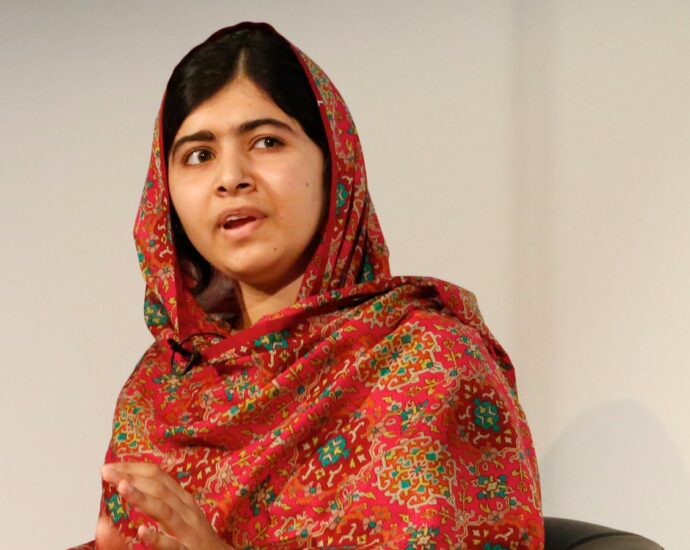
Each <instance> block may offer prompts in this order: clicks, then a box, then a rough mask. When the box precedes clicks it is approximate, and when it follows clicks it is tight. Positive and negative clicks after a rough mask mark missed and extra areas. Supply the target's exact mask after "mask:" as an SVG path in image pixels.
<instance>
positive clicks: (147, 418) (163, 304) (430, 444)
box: [101, 23, 543, 550]
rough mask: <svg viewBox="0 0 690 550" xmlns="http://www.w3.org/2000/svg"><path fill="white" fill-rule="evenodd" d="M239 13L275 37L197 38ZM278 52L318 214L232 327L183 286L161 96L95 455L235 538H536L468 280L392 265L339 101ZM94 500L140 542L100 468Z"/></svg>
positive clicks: (504, 541) (400, 543)
mask: <svg viewBox="0 0 690 550" xmlns="http://www.w3.org/2000/svg"><path fill="white" fill-rule="evenodd" d="M253 26H262V27H263V28H265V29H269V30H271V31H272V32H275V31H273V29H272V28H271V27H270V26H268V25H265V24H257V23H243V24H240V25H236V26H234V27H228V28H225V29H221V30H219V31H217V32H216V33H214V34H213V35H211V37H209V39H208V41H211V40H214V39H216V38H218V37H220V36H222V35H224V34H225V33H230V32H234V31H236V30H238V29H242V28H248V27H253ZM292 48H293V51H294V52H295V54H296V56H297V58H298V60H299V61H300V64H301V66H302V67H303V69H304V71H305V74H306V75H307V77H308V79H309V82H310V83H311V85H312V90H313V92H314V96H315V98H316V100H317V102H318V105H319V109H320V112H321V117H322V122H323V124H324V127H325V130H326V134H327V137H328V144H329V150H330V156H331V180H330V204H329V211H328V219H327V222H326V225H325V228H324V230H323V236H322V238H321V241H320V242H319V244H318V246H317V247H316V250H315V253H314V255H313V257H312V259H311V261H310V263H309V265H308V266H307V270H306V273H305V276H304V278H303V281H302V285H301V287H300V289H299V293H298V300H297V302H296V303H295V304H294V305H292V306H290V307H288V308H285V309H283V310H281V311H279V312H276V313H274V314H271V315H268V316H265V317H264V318H262V319H261V320H260V321H259V322H257V323H256V324H255V325H253V326H252V327H250V328H248V329H245V330H243V331H240V332H238V333H234V334H231V333H230V331H229V329H228V326H227V325H226V324H224V323H223V322H221V321H219V320H218V319H217V318H216V317H214V316H213V315H211V314H209V313H207V312H206V311H205V310H204V308H203V307H202V306H201V305H200V304H199V302H198V300H197V299H196V298H195V297H194V296H193V294H192V293H191V292H190V290H189V288H188V286H189V285H188V284H187V282H186V281H185V279H184V278H183V276H182V271H181V268H180V264H179V262H178V256H177V252H176V250H175V246H174V243H173V238H172V227H171V220H170V197H169V193H168V187H167V175H166V166H165V162H164V159H161V152H162V150H163V147H162V135H163V134H162V127H161V122H162V120H163V116H162V113H163V109H164V106H165V97H164V98H163V101H162V102H161V106H160V110H159V113H158V117H157V119H156V123H155V126H154V136H153V146H152V153H151V160H150V166H149V170H148V174H147V178H146V184H145V187H144V191H143V194H142V198H141V203H140V207H139V211H138V214H137V218H136V223H135V228H134V236H135V240H136V245H137V250H138V255H139V261H140V264H141V270H142V273H143V275H144V278H145V281H146V296H145V304H144V313H145V318H146V322H147V325H148V327H149V329H150V331H151V333H152V335H153V336H154V338H155V341H154V343H153V344H152V345H151V347H150V348H149V349H148V350H147V351H146V353H145V354H144V356H143V357H142V359H141V361H140V362H139V363H138V365H137V366H136V368H135V369H134V371H133V372H132V374H131V375H130V377H129V379H128V380H127V382H126V383H125V385H124V387H123V389H122V391H121V393H120V395H119V398H118V401H117V405H116V409H115V414H114V419H113V433H112V438H111V440H110V444H109V446H108V450H107V453H106V459H105V461H106V462H119V461H149V462H155V463H157V464H159V465H161V467H162V468H163V469H164V470H165V471H167V472H168V473H169V474H170V475H172V476H173V478H174V479H176V480H178V482H179V483H180V484H181V485H182V487H183V488H184V489H186V490H187V491H189V492H190V493H192V494H193V495H195V497H196V501H197V503H198V505H199V506H200V507H201V508H202V509H203V511H204V513H205V515H206V517H207V518H208V519H209V521H210V522H211V524H212V525H213V527H214V529H215V530H216V531H217V532H218V533H219V535H220V536H221V537H222V538H223V539H224V540H226V541H227V542H228V543H229V544H231V545H232V546H233V547H234V548H255V549H258V548H270V547H274V548H275V547H277V548H309V547H317V546H321V547H328V548H428V549H432V548H439V549H440V548H483V549H488V550H506V549H515V548H540V547H541V546H542V545H543V524H542V518H541V511H540V491H539V483H538V473H537V463H536V457H535V454H534V449H533V445H532V440H531V436H530V432H529V429H528V426H527V423H526V419H525V416H524V414H523V411H522V409H521V408H520V405H519V403H518V399H517V394H516V388H515V377H514V370H513V366H512V363H511V361H510V359H509V357H508V355H507V354H506V353H505V351H504V350H503V348H502V347H501V346H500V344H499V343H498V342H497V341H496V339H495V338H494V337H493V336H492V334H491V333H490V331H489V329H488V328H487V327H486V325H485V324H484V321H483V320H482V317H481V314H480V312H479V309H478V307H477V303H476V300H475V297H474V295H473V294H472V293H471V292H469V291H467V290H464V289H462V288H460V287H457V286H455V285H453V284H450V283H447V282H444V281H441V280H438V279H434V278H430V277H393V276H391V273H390V269H389V264H388V250H387V248H386V244H385V241H384V238H383V234H382V231H381V227H380V225H379V222H378V219H377V216H376V213H375V211H374V206H373V204H372V201H371V198H370V196H369V193H368V190H367V182H366V172H365V168H364V160H363V156H362V152H361V147H360V142H359V138H358V136H357V132H356V129H355V126H354V124H353V122H352V119H351V117H350V114H349V112H348V110H347V107H346V105H345V103H344V101H343V99H342V98H341V96H340V94H339V93H338V91H337V90H336V88H335V86H334V85H333V84H332V83H331V81H330V80H329V79H328V77H327V76H326V75H325V73H324V72H323V71H322V70H321V69H320V68H319V67H318V66H317V65H316V64H315V63H314V62H313V61H312V60H311V59H309V58H308V57H307V56H306V55H305V54H304V53H303V52H301V51H300V50H299V49H297V48H296V47H295V46H292ZM171 342H172V344H171ZM180 347H181V348H182V349H180ZM192 350H193V351H192ZM192 352H193V353H194V354H195V357H194V360H190V357H189V355H190V353H192ZM101 513H107V514H109V515H110V517H111V518H112V520H113V521H114V523H115V525H116V526H117V527H118V529H119V530H120V532H121V533H122V534H123V535H124V536H125V537H127V539H128V540H129V541H130V542H131V543H132V544H133V547H134V548H137V549H139V548H146V546H145V545H143V543H141V542H139V540H138V539H137V537H136V530H137V527H138V526H139V525H140V524H142V523H144V524H147V525H153V524H154V522H153V521H152V520H151V519H150V518H148V517H145V516H144V515H143V514H142V513H140V512H139V511H138V510H137V509H135V508H134V507H131V506H129V505H128V504H127V502H126V501H125V500H123V499H121V498H120V497H119V495H118V494H117V493H116V492H115V491H114V489H113V487H111V486H110V485H109V484H106V483H104V484H103V495H102V499H101Z"/></svg>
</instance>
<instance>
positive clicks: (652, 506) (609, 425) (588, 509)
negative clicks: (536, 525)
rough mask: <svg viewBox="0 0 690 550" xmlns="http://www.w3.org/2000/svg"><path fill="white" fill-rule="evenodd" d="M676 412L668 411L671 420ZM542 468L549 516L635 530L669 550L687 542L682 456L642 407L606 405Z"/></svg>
mask: <svg viewBox="0 0 690 550" xmlns="http://www.w3.org/2000/svg"><path fill="white" fill-rule="evenodd" d="M673 409H674V408H673V407H672V406H671V405H669V408H668V411H669V414H673ZM539 466H540V468H539V469H540V473H541V486H542V494H543V500H544V515H547V516H557V517H566V518H571V519H578V520H583V521H589V522H592V523H598V524H601V525H607V526H609V527H614V528H616V529H621V530H625V531H631V532H633V533H638V534H640V535H643V536H646V537H648V538H651V539H652V540H655V541H656V542H658V543H660V544H661V545H662V546H665V547H666V548H674V547H676V544H674V540H675V542H676V543H680V541H681V540H684V541H686V542H687V540H688V537H690V527H688V522H687V511H688V510H690V479H689V477H688V472H687V470H686V469H685V465H684V462H683V459H682V456H681V454H680V452H679V451H678V449H677V448H676V446H675V445H674V443H673V440H672V439H671V438H670V437H669V436H668V434H667V432H666V430H665V429H664V427H663V426H662V424H661V423H660V422H659V421H658V420H657V418H656V417H655V416H654V414H653V413H652V412H650V411H649V410H648V409H646V408H645V407H644V406H642V405H641V404H640V403H638V402H635V401H629V400H625V401H614V402H611V403H605V404H602V405H600V406H599V407H597V408H596V409H594V410H592V411H590V412H588V413H586V414H584V415H582V416H580V417H579V418H578V419H577V420H576V421H575V422H573V423H571V424H570V425H568V426H567V427H565V428H564V429H563V431H562V432H561V434H560V435H559V437H558V438H557V439H556V440H555V441H554V443H553V444H552V445H551V447H550V448H548V449H547V450H546V452H545V453H543V454H542V456H541V458H540V461H539Z"/></svg>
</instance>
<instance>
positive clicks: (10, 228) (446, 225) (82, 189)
mask: <svg viewBox="0 0 690 550" xmlns="http://www.w3.org/2000/svg"><path fill="white" fill-rule="evenodd" d="M1 6H2V17H0V67H2V72H1V73H0V74H1V75H2V76H0V79H2V80H1V86H0V103H1V105H2V107H1V109H0V146H1V149H0V151H1V155H2V156H1V157H0V197H2V198H1V201H0V258H1V259H2V267H1V268H0V281H1V283H2V284H0V349H1V350H2V367H1V368H2V380H3V381H2V384H0V399H1V400H2V403H3V415H2V422H1V423H0V451H1V452H0V476H1V478H0V479H1V487H2V492H3V498H1V499H0V524H1V529H0V532H1V533H2V541H1V542H0V545H1V546H2V547H6V548H48V547H50V548H64V547H65V546H67V545H70V544H76V543H78V542H82V541H86V540H88V539H89V538H91V537H92V532H93V526H94V524H95V520H96V514H97V507H98V502H99V496H100V485H99V477H98V466H99V465H100V464H101V462H102V460H103V456H104V453H105V450H106V446H107V442H108V437H109V434H110V422H111V417H112V413H113V408H114V405H115V399H116V397H117V393H118V391H119V389H120V387H121V386H122V384H123V383H124V381H125V379H126V378H127V376H128V375H129V373H130V372H131V370H132V369H133V367H134V364H135V363H136V361H137V359H138V358H139V356H140V355H141V353H142V352H143V351H144V349H145V348H146V346H147V345H148V342H149V336H148V333H147V331H146V328H145V326H144V323H143V315H142V298H143V282H142V279H141V277H140V275H139V272H138V266H137V262H136V255H135V251H134V246H133V243H132V240H131V237H130V234H131V226H132V223H133V220H134V214H135V210H136V206H137V203H138V199H139V193H140V191H141V187H142V185H143V183H144V178H145V175H146V170H147V167H148V157H149V152H150V149H149V148H150V143H151V131H152V128H153V123H154V118H155V114H156V110H157V108H158V105H159V103H160V100H161V97H162V94H163V90H164V87H165V84H166V82H167V79H168V77H169V75H170V72H171V71H172V68H173V67H174V65H175V64H176V63H177V62H178V61H179V59H180V58H181V57H182V56H183V55H184V54H185V53H186V52H187V51H188V50H189V49H190V48H191V47H193V46H194V45H196V44H197V43H199V42H201V41H203V40H204V39H205V38H206V37H207V36H208V35H209V34H211V33H212V32H213V31H214V30H216V29H217V28H220V27H221V26H226V25H229V24H233V23H235V22H239V21H241V20H247V19H248V20H266V21H268V22H270V23H272V24H273V25H274V26H275V27H276V28H277V29H278V30H279V31H281V32H283V33H284V34H285V35H286V36H287V37H288V38H290V39H291V40H292V41H293V42H295V43H296V44H297V45H298V46H300V47H301V48H302V49H303V50H304V51H306V52H307V53H308V54H309V55H310V56H311V57H312V58H314V59H315V60H316V61H317V62H318V63H319V64H320V65H321V66H322V67H324V68H325V70H326V72H327V73H329V74H330V76H331V77H332V79H333V80H334V82H335V83H336V84H337V86H338V87H339V88H340V90H341V92H342V93H343V95H344V97H345V98H346V100H347V101H348V104H349V106H350V108H351V111H352V113H353V116H354V118H355V121H356V122H357V125H358V129H359V132H360V135H361V136H362V141H363V145H364V152H365V155H366V158H367V166H368V172H369V180H370V185H371V192H372V195H373V197H374V201H375V203H376V205H377V210H378V212H379V215H380V218H381V222H382V224H383V228H384V231H385V234H386V237H387V240H388V243H389V246H390V249H391V255H392V266H393V269H394V272H395V273H397V274H403V273H404V274H419V275H434V276H437V277H441V278H443V279H447V280H450V281H453V282H455V283H458V284H460V285H462V286H464V287H466V288H469V289H471V290H472V291H474V292H475V293H476V294H477V296H478V298H479V302H480V305H481V306H482V310H483V312H484V316H485V318H486V320H487V322H488V324H489V326H490V327H491V328H492V330H493V332H494V333H495V334H496V336H497V337H498V338H499V340H500V341H501V342H502V343H503V344H504V345H505V347H506V348H507V350H508V351H509V353H510V354H511V356H512V358H513V360H514V362H515V363H516V365H517V369H518V387H519V390H520V396H521V400H522V402H523V405H524V407H525V409H526V411H527V414H528V416H529V419H530V422H531V426H532V430H533V434H534V438H535V441H536V446H537V451H538V454H539V459H540V465H541V472H542V488H543V495H544V511H545V514H547V515H556V516H566V517H571V518H576V519H583V520H589V521H593V522H597V523H602V524H608V525H611V526H616V527H619V528H621V529H627V530H632V531H636V532H639V533H641V534H644V535H647V536H649V537H651V538H654V539H655V540H657V541H658V542H660V543H661V544H663V545H665V546H666V547H667V548H670V549H673V548H678V549H680V548H687V544H688V539H689V538H690V531H689V530H688V527H687V525H688V523H687V513H688V511H689V510H690V473H689V470H690V437H688V429H687V422H688V418H690V405H689V404H688V399H687V397H688V392H689V391H690V374H689V370H690V369H689V367H690V351H689V346H688V344H689V343H690V322H689V315H688V314H689V313H690V232H689V229H688V218H689V217H690V216H689V214H688V213H689V211H690V210H689V209H690V154H689V153H688V151H690V102H689V101H688V98H689V97H690V63H689V61H690V32H688V28H690V3H687V2H684V1H676V2H673V1H670V0H667V1H665V2H653V1H651V0H650V1H647V2H643V1H607V2H600V1H594V0H588V1H579V2H564V1H563V2H559V1H555V2H540V1H537V0H534V1H517V0H513V1H508V0H506V1H501V2H496V1H494V2H491V1H487V2H476V1H463V2H459V1H446V2H441V1H439V2H434V3H425V4H422V3H419V2H412V1H404V2H399V1H378V2H365V1H349V2H347V3H346V2H339V3H335V2H326V3H321V2H316V1H307V0H303V1H293V2H289V3H288V2H281V1H264V2H259V3H257V2H239V1H236V2H227V1H217V2H211V1H205V2H203V1H201V2H200V1H197V2H183V1H162V0H155V1H154V0H149V1H146V2H143V1H142V2H134V1H127V2H118V3H111V2H95V1H94V2H76V1H61V2H59V3H58V2H48V1H46V2H38V1H33V2H26V1H23V2H18V1H14V0H12V1H8V0H1ZM163 18H164V19H163Z"/></svg>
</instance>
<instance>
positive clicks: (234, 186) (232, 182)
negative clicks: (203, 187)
mask: <svg viewBox="0 0 690 550" xmlns="http://www.w3.org/2000/svg"><path fill="white" fill-rule="evenodd" d="M253 187H254V177H253V175H252V173H251V169H250V166H249V163H248V162H247V160H246V159H245V158H244V156H243V155H242V154H241V153H232V154H227V155H225V156H224V157H221V159H220V162H218V174H217V178H216V182H215V192H216V193H217V194H220V195H227V194H229V193H237V192H240V191H246V190H247V189H251V188H253Z"/></svg>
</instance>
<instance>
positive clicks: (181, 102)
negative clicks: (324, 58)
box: [163, 26, 330, 294]
mask: <svg viewBox="0 0 690 550" xmlns="http://www.w3.org/2000/svg"><path fill="white" fill-rule="evenodd" d="M219 34H220V37H219V38H215V39H212V40H211V41H206V42H203V43H202V44H199V45H198V46H196V47H195V48H194V49H192V50H191V51H190V52H189V53H188V54H187V55H186V56H185V57H184V58H183V59H182V60H181V61H180V62H179V63H178V64H177V66H176V67H175V69H174V70H173V73H172V75H171V77H170V80H169V81H168V86H167V88H166V93H165V104H164V108H163V153H164V158H165V162H166V165H167V159H168V153H169V151H170V148H171V147H172V143H173V140H174V139H175V135H176V134H177V131H178V130H179V128H180V126H181V125H182V123H183V122H184V120H185V119H186V118H187V116H188V115H189V114H190V113H191V112H192V111H193V110H194V109H196V108H197V107H198V106H199V105H200V104H201V103H203V102H204V101H206V100H207V99H209V98H211V97H212V96H213V95H215V94H216V92H218V91H219V90H220V89H221V88H222V87H223V86H225V85H226V84H228V83H229V82H231V81H232V80H233V79H234V78H235V77H236V76H238V75H240V74H242V75H244V76H246V77H247V78H249V80H251V81H252V82H253V83H254V84H256V85H257V86H258V87H259V88H261V89H262V90H263V91H264V92H266V93H267V94H268V95H269V97H270V98H271V99H272V100H273V101H274V103H275V104H276V105H278V107H280V108H281V109H282V110H283V111H284V112H285V113H286V114H287V115H288V116H290V117H292V118H294V119H296V120H297V121H298V122H299V123H300V125H301V126H302V129H303V130H304V132H305V133H306V134H307V135H308V136H309V138H310V139H311V140H312V141H313V142H314V143H316V145H318V146H319V148H320V149H321V152H322V154H323V158H324V185H325V187H326V190H328V183H327V182H328V174H329V172H330V170H329V166H330V155H329V150H328V139H327V137H326V133H325V131H324V128H323V124H322V122H321V115H320V113H319V108H318V105H317V103H316V99H315V98H314V94H313V92H312V89H311V86H310V84H309V80H308V79H307V76H306V75H305V74H304V71H303V69H302V66H301V65H300V63H299V61H298V59H297V56H296V54H295V53H294V51H293V50H292V48H291V47H290V45H289V43H288V42H287V41H286V40H285V39H284V38H283V37H281V36H280V35H278V34H277V33H275V32H274V31H272V30H271V29H270V28H268V27H262V26H249V27H247V28H240V29H238V30H236V31H233V32H229V33H227V34H223V33H222V32H220V31H219ZM170 211H171V216H172V229H173V239H174V242H175V247H176V249H177V253H178V255H179V257H180V260H182V261H185V262H186V263H187V264H189V266H188V267H190V268H191V271H192V273H193V275H194V278H195V279H196V280H197V283H196V285H195V287H194V289H193V292H194V293H195V294H198V293H200V292H201V291H203V290H204V289H205V288H206V287H207V286H208V284H209V283H210V281H211V279H212V277H213V273H214V270H213V267H212V266H211V265H210V264H209V263H208V262H207V261H206V260H205V259H204V258H203V257H202V256H201V254H199V252H198V251H197V250H196V248H194V246H193V245H192V243H191V242H190V240H189V238H188V237H187V235H186V233H185V232H184V229H183V228H182V224H181V223H180V220H179V217H178V216H177V213H176V212H175V209H174V208H173V207H172V205H171V210H170Z"/></svg>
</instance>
